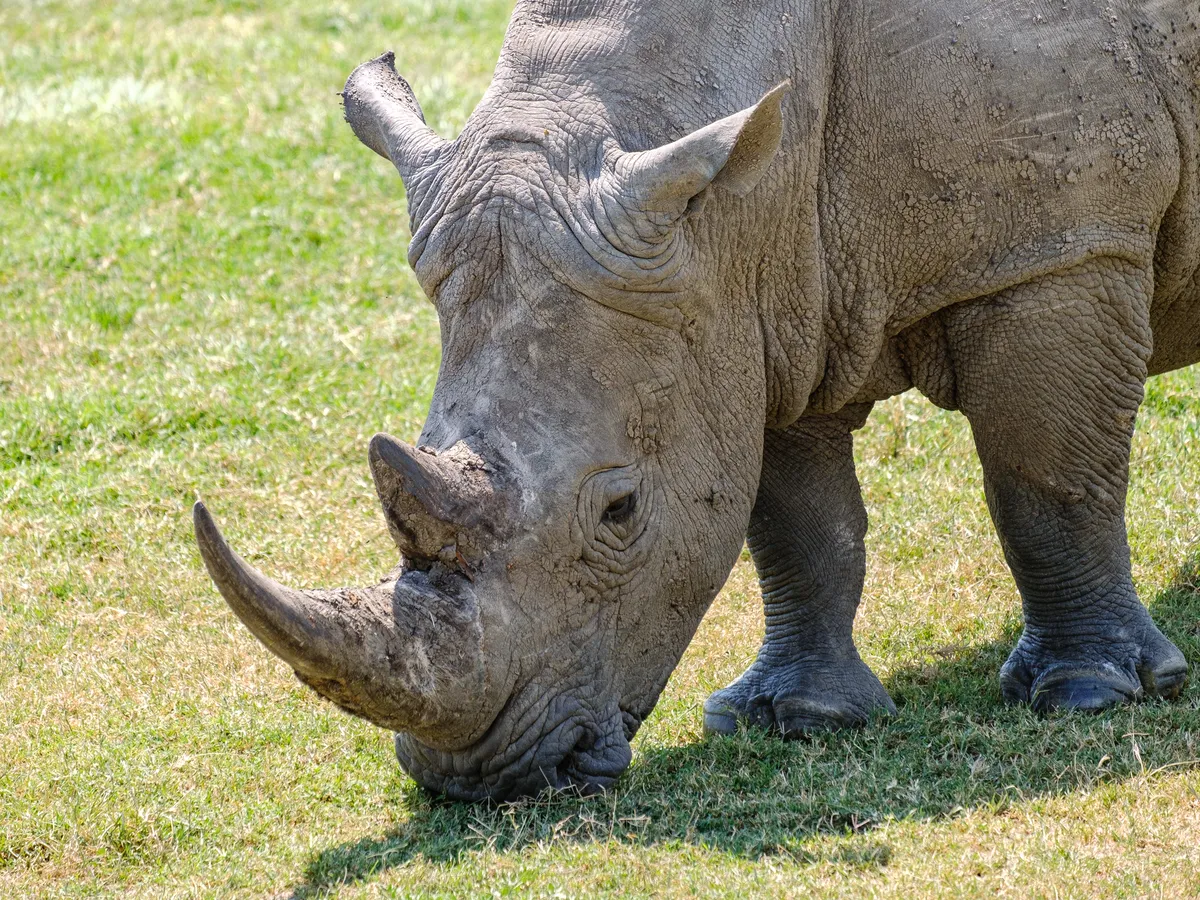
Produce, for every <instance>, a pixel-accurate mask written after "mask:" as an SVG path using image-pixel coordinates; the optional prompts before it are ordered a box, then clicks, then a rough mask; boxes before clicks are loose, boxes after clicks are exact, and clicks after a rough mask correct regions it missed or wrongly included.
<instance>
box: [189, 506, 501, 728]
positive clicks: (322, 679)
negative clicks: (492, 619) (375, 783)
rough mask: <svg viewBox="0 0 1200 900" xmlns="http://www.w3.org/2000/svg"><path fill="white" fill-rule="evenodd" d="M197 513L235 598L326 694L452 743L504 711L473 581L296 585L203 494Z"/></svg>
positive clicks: (257, 630)
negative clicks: (221, 525)
mask: <svg viewBox="0 0 1200 900" xmlns="http://www.w3.org/2000/svg"><path fill="white" fill-rule="evenodd" d="M193 521H194V525H195V529H196V541H197V543H198V544H199V546H200V555H201V556H202V557H203V558H204V565H205V566H206V567H207V568H208V573H209V575H211V576H212V580H213V581H214V582H215V583H216V586H217V589H218V590H220V592H221V595H222V596H223V597H224V598H225V600H226V602H227V603H228V604H229V606H230V608H231V609H232V610H233V612H234V613H235V614H236V615H237V617H238V618H239V619H241V620H242V622H244V623H245V625H246V627H247V628H249V629H250V631H251V632H253V634H254V636H255V637H257V638H258V639H259V640H260V641H262V643H263V644H264V645H266V647H267V649H268V650H270V651H271V652H272V653H274V654H275V655H276V656H278V657H279V658H280V659H282V660H283V661H284V662H286V663H287V664H288V665H289V666H291V667H292V669H293V670H294V671H295V673H296V676H297V677H298V678H299V679H300V680H301V681H302V682H303V683H304V684H306V685H308V686H309V687H311V688H312V689H313V690H315V691H316V692H317V693H319V694H321V695H322V696H323V697H326V698H327V699H329V700H332V701H333V702H334V703H336V704H337V705H338V706H340V707H342V708H343V709H345V710H347V711H348V712H351V713H354V714H355V715H357V716H361V717H362V718H364V719H367V720H368V721H371V722H374V723H375V724H377V725H380V726H382V727H384V728H389V729H392V730H394V731H405V732H409V733H411V734H413V735H414V736H416V737H417V739H418V740H420V741H421V742H422V743H424V744H426V745H428V746H430V747H434V748H437V749H443V750H454V749H460V748H462V747H466V746H469V745H470V744H471V743H473V742H474V741H476V740H478V738H479V736H480V735H481V734H482V733H483V731H484V730H485V729H486V728H487V726H488V725H489V724H490V723H491V721H492V719H493V718H494V717H495V714H496V711H497V710H498V709H499V707H500V705H502V703H503V693H504V692H503V689H502V688H498V686H497V685H495V684H494V683H493V682H492V680H491V679H490V678H489V672H488V666H487V661H486V660H485V658H484V653H483V623H482V621H481V617H480V611H479V607H478V605H477V603H476V601H475V597H474V595H473V594H472V593H471V591H470V589H469V586H464V587H463V588H462V590H457V589H456V590H455V594H456V595H457V596H453V597H452V596H449V595H447V594H446V593H443V592H442V591H440V590H437V589H435V588H434V587H433V586H432V585H430V583H429V582H428V580H426V578H425V576H424V575H422V574H421V573H420V572H410V573H408V574H406V575H405V576H404V577H403V578H401V579H399V580H390V581H385V582H383V583H381V584H377V585H373V586H371V587H367V588H346V589H339V590H325V591H314V590H308V591H297V590H292V589H291V588H287V587H284V586H283V585H281V584H279V583H277V582H275V581H273V580H271V579H270V578H267V577H266V576H265V575H263V574H262V573H261V572H258V571H257V570H256V569H254V568H253V567H252V566H250V565H249V564H247V563H246V562H245V560H243V559H242V558H241V557H239V556H238V555H237V554H236V553H234V552H233V551H232V550H231V549H230V547H229V545H228V544H227V543H226V542H225V539H224V538H223V537H222V536H221V532H220V531H219V530H218V529H217V526H216V523H215V522H214V521H213V519H212V516H210V515H209V513H208V510H207V509H205V507H204V504H203V503H197V504H196V506H195V508H194V509H193Z"/></svg>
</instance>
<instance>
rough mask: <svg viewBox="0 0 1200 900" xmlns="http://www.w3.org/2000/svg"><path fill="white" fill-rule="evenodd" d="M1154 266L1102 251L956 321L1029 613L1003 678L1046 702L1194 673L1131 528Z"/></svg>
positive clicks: (967, 396)
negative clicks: (1167, 630) (1139, 576)
mask: <svg viewBox="0 0 1200 900" xmlns="http://www.w3.org/2000/svg"><path fill="white" fill-rule="evenodd" d="M1148 272H1149V266H1148V265H1147V267H1146V268H1145V269H1138V268H1137V267H1135V266H1133V265H1131V264H1129V263H1128V262H1123V261H1117V260H1113V259H1107V260H1106V259H1096V260H1092V261H1089V262H1088V263H1085V264H1082V265H1080V266H1078V267H1076V268H1074V269H1071V270H1068V271H1065V272H1062V273H1058V274H1056V275H1052V276H1048V277H1046V278H1043V279H1039V280H1037V281H1034V282H1030V283H1026V284H1023V285H1019V286H1017V287H1014V288H1012V289H1009V290H1008V291H1005V292H1004V293H1003V294H1001V295H998V296H996V297H994V298H989V299H985V300H980V301H975V302H973V303H970V304H966V305H964V306H962V307H960V308H958V310H957V311H956V313H955V315H953V316H952V317H951V319H950V322H949V327H948V336H949V338H950V348H951V354H952V357H953V359H954V369H955V379H956V383H957V396H958V403H959V406H960V408H961V409H962V411H963V412H964V413H965V414H966V415H967V417H968V419H969V421H970V423H971V427H972V431H973V433H974V436H975V443H976V447H977V449H978V452H979V457H980V461H981V463H982V465H983V472H984V484H985V490H986V494H987V501H988V508H989V510H990V512H991V515H992V520H993V522H994V523H995V525H996V529H997V531H998V533H999V535H1000V541H1001V544H1002V546H1003V549H1004V554H1005V557H1006V559H1007V561H1008V564H1009V567H1010V568H1011V570H1012V573H1013V576H1014V578H1015V580H1016V583H1017V587H1018V589H1019V591H1020V594H1021V601H1022V607H1023V610H1024V614H1025V627H1024V632H1023V634H1022V636H1021V638H1020V641H1019V642H1018V644H1017V646H1016V648H1015V649H1014V650H1013V652H1012V654H1011V656H1010V657H1009V659H1008V661H1007V662H1006V663H1005V665H1004V667H1003V669H1002V670H1001V674H1000V682H1001V688H1002V690H1003V694H1004V697H1005V699H1006V700H1008V701H1009V702H1025V703H1030V704H1032V706H1033V707H1034V709H1036V710H1038V711H1041V712H1047V711H1050V710H1053V709H1083V710H1102V709H1106V708H1109V707H1112V706H1115V705H1118V704H1122V703H1127V702H1132V701H1136V700H1139V699H1141V698H1142V697H1146V696H1160V697H1167V698H1173V697H1176V696H1178V695H1179V693H1180V691H1181V690H1182V688H1183V685H1184V683H1185V680H1186V677H1187V665H1186V662H1185V661H1184V657H1183V655H1182V654H1181V653H1180V652H1179V650H1178V649H1177V648H1176V647H1175V646H1174V645H1173V644H1172V643H1171V642H1170V641H1169V640H1168V639H1167V638H1166V637H1165V636H1164V635H1163V634H1162V632H1160V631H1159V630H1158V628H1157V627H1156V626H1155V625H1154V622H1153V621H1152V620H1151V618H1150V614H1149V612H1148V611H1147V610H1146V607H1145V606H1143V605H1142V604H1141V602H1140V601H1139V600H1138V597H1137V593H1136V591H1135V589H1134V586H1133V580H1132V577H1131V570H1130V561H1129V544H1128V542H1127V539H1126V531H1125V494H1126V485H1127V481H1128V473H1129V452H1130V442H1131V438H1132V434H1133V425H1134V419H1135V417H1136V414H1137V408H1138V405H1139V403H1140V402H1141V398H1142V390H1143V384H1144V381H1145V377H1146V360H1147V359H1148V358H1149V355H1150V346H1151V338H1150V334H1149V325H1148V321H1149V315H1148V306H1149V296H1150V291H1151V286H1150V285H1151V281H1150V276H1149V274H1148Z"/></svg>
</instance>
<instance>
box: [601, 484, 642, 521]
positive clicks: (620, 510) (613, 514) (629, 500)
mask: <svg viewBox="0 0 1200 900" xmlns="http://www.w3.org/2000/svg"><path fill="white" fill-rule="evenodd" d="M635 509H637V491H630V492H629V493H628V494H626V495H625V496H624V497H618V498H617V499H616V500H614V501H613V502H612V503H610V504H608V507H607V508H606V509H605V510H604V516H603V519H602V521H604V522H606V523H608V524H610V525H620V524H622V523H623V522H625V520H627V519H628V518H629V517H630V516H632V515H633V511H634V510H635Z"/></svg>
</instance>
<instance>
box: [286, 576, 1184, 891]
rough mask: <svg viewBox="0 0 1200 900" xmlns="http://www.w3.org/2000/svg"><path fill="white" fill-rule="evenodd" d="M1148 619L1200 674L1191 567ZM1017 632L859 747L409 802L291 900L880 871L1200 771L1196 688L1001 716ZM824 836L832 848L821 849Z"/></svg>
mask: <svg viewBox="0 0 1200 900" xmlns="http://www.w3.org/2000/svg"><path fill="white" fill-rule="evenodd" d="M1149 605H1150V609H1151V612H1152V613H1153V614H1154V617H1155V620H1156V621H1157V622H1158V623H1159V625H1160V627H1162V628H1163V630H1164V631H1165V632H1166V634H1167V636H1168V637H1170V638H1171V639H1172V640H1173V641H1175V643H1176V644H1177V645H1178V646H1179V647H1180V648H1181V649H1182V650H1183V652H1184V653H1185V654H1186V655H1187V657H1188V659H1189V661H1190V663H1191V664H1192V666H1193V667H1198V666H1200V553H1198V554H1196V555H1195V556H1193V558H1192V559H1191V561H1190V562H1189V564H1188V565H1186V566H1185V567H1183V568H1182V569H1181V570H1180V571H1179V573H1178V574H1177V577H1176V579H1175V581H1174V582H1173V584H1172V585H1171V587H1169V588H1167V589H1166V590H1163V591H1161V592H1160V593H1159V594H1158V596H1157V597H1155V598H1154V600H1153V601H1151V603H1150V604H1149ZM1019 630H1020V625H1019V622H1017V621H1016V620H1015V619H1014V621H1013V622H1012V623H1011V625H1010V627H1009V628H1008V629H1007V630H1006V633H1005V634H1004V636H1003V638H1002V639H1001V640H998V641H996V642H993V643H989V644H986V645H984V646H976V647H961V648H955V647H948V648H943V649H942V650H940V651H938V652H937V653H936V654H934V655H933V656H932V657H931V658H930V659H929V660H927V661H926V662H925V663H923V664H919V665H914V666H909V667H906V668H904V669H900V670H898V671H896V672H894V673H893V674H892V675H891V676H890V677H889V678H888V679H887V687H888V690H889V691H890V692H891V694H892V696H893V697H894V698H895V699H896V702H897V705H898V707H899V709H900V714H899V715H898V716H896V717H895V718H894V719H892V720H890V721H888V722H880V723H877V724H876V725H875V726H874V727H872V728H868V729H864V730H863V731H858V732H848V733H839V734H829V735H821V736H818V737H813V738H811V739H807V740H804V741H798V742H784V741H781V740H778V739H776V738H772V737H768V736H764V735H760V734H752V733H742V734H739V735H737V736H735V737H731V738H721V739H716V740H708V741H703V742H698V743H693V744H686V745H682V746H655V745H652V744H648V743H647V742H646V740H645V739H643V740H642V741H641V742H640V745H639V746H638V749H637V755H636V760H635V764H634V765H633V766H632V767H631V769H630V770H629V772H628V773H627V774H626V775H625V777H624V778H623V779H622V780H621V782H620V784H619V785H618V788H617V790H616V791H614V792H612V793H610V794H608V795H605V796H602V797H596V798H590V799H584V798H579V797H576V796H573V795H557V796H543V797H541V798H538V799H535V800H528V801H523V802H520V803H516V804H509V805H500V806H469V805H465V804H455V803H442V802H438V801H435V800H431V799H430V798H429V797H427V796H425V795H424V794H423V793H421V792H420V791H418V790H416V789H415V788H411V787H410V788H405V789H403V790H402V791H401V795H402V803H403V806H404V808H405V809H406V810H407V812H408V818H407V819H406V820H405V821H403V822H401V823H399V824H398V825H397V826H396V827H395V828H394V829H393V830H392V831H391V832H390V833H388V834H385V835H382V836H379V837H372V838H364V839H362V840H358V841H352V842H348V843H345V844H341V845H338V846H336V847H332V848H330V849H328V850H325V851H323V852H321V853H320V854H318V855H317V856H316V857H315V858H314V859H313V860H312V861H311V862H310V863H309V865H308V867H307V869H306V871H305V877H304V881H303V882H302V883H301V884H300V885H298V886H297V887H296V889H295V892H294V895H293V896H294V897H296V898H310V897H320V896H324V895H326V894H328V893H331V892H332V891H334V890H336V889H337V888H338V887H340V886H342V885H344V884H346V883H353V882H357V881H361V880H364V879H367V878H371V877H374V876H376V875H378V874H379V873H381V872H382V871H384V870H387V869H390V868H394V867H397V866H402V865H404V864H405V863H407V862H409V861H411V860H414V859H417V858H421V859H424V860H427V861H431V862H434V863H451V864H453V863H455V862H457V861H459V860H460V859H462V858H464V857H468V856H470V855H471V854H475V853H478V852H480V851H487V850H496V851H500V852H515V851H517V850H519V849H520V848H522V847H524V846H527V845H529V844H534V843H550V842H553V843H562V842H574V843H584V842H591V843H604V842H618V843H622V844H628V845H634V846H645V847H649V846H655V845H671V844H681V843H686V844H691V845H696V846H700V847H703V848H704V849H705V850H707V851H709V852H712V853H720V854H726V855H731V856H740V857H747V858H759V857H762V856H767V855H774V856H779V857H785V858H788V859H791V860H793V861H795V862H798V863H801V864H805V863H815V862H820V861H830V862H835V863H840V864H842V865H848V866H850V867H853V868H871V867H880V866H885V865H886V864H887V862H888V860H889V858H890V855H891V850H890V848H889V846H888V845H887V844H886V843H885V842H884V841H882V840H878V839H876V838H875V837H874V836H873V835H872V829H873V828H874V827H875V826H876V825H878V824H880V823H882V822H885V821H894V820H917V821H937V820H939V819H947V818H953V817H954V816H957V815H959V814H961V813H963V812H964V811H967V810H970V809H978V808H991V809H1002V808H1004V807H1005V806H1007V805H1008V804H1011V803H1014V802H1017V803H1019V802H1024V801H1027V800H1029V799H1031V798H1033V797H1039V796H1053V795H1059V794H1066V793H1070V792H1074V791H1079V790H1087V789H1089V788H1093V787H1095V786H1097V785H1099V784H1102V783H1107V782H1114V781H1120V780H1123V779H1126V778H1129V777H1131V776H1136V775H1141V774H1144V773H1147V772H1153V770H1155V769H1157V768H1159V767H1161V766H1166V765H1170V764H1190V763H1194V762H1195V761H1196V759H1197V757H1198V756H1200V690H1198V689H1197V688H1196V687H1195V686H1189V688H1188V689H1187V690H1186V691H1185V694H1184V697H1183V699H1182V700H1181V701H1180V702H1178V703H1174V704H1167V703H1163V702H1150V703H1145V704H1142V705H1140V706H1137V707H1131V708H1125V709H1121V710H1116V711H1113V712H1110V713H1107V714H1104V715H1099V716H1095V715H1086V714H1066V715H1058V716H1054V717H1051V718H1048V719H1046V718H1038V717H1036V716H1034V715H1033V714H1032V713H1030V712H1029V711H1028V710H1027V709H1024V708H1012V707H1007V706H1005V705H1003V703H1002V702H1001V698H1000V690H999V685H998V682H997V678H996V675H997V672H998V670H999V667H1000V665H1001V663H1003V661H1004V659H1005V657H1006V656H1007V654H1008V651H1009V650H1010V649H1011V647H1012V645H1013V644H1014V643H1015V641H1016V639H1017V636H1018V633H1019ZM1139 742H1140V743H1139ZM397 781H398V784H399V783H404V784H410V783H409V782H407V781H403V782H402V781H401V779H400V778H399V776H397ZM397 801H398V802H399V801H401V797H400V796H398V797H397ZM822 836H829V837H832V838H834V839H833V840H814V838H820V837H822Z"/></svg>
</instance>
